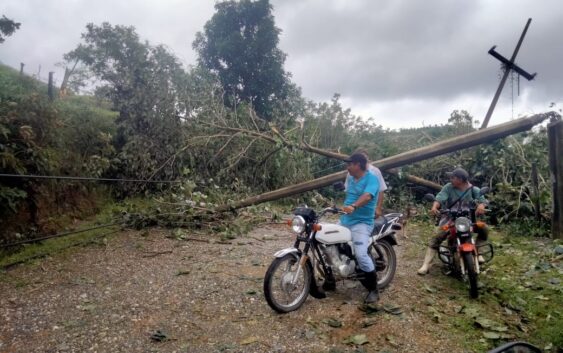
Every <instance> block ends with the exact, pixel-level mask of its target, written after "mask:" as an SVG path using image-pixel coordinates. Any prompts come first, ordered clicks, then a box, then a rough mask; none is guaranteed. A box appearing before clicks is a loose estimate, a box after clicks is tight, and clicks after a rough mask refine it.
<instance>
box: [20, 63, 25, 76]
mask: <svg viewBox="0 0 563 353" xmlns="http://www.w3.org/2000/svg"><path fill="white" fill-rule="evenodd" d="M24 66H25V64H24V63H20V76H23V67H24Z"/></svg>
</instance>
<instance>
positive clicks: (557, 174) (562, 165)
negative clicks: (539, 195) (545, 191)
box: [547, 119, 563, 239]
mask: <svg viewBox="0 0 563 353" xmlns="http://www.w3.org/2000/svg"><path fill="white" fill-rule="evenodd" d="M547 136H548V139H549V171H550V179H551V185H552V194H553V215H552V216H551V236H552V238H553V239H563V121H561V120H560V119H558V120H554V121H552V122H551V123H550V124H549V125H548V126H547Z"/></svg>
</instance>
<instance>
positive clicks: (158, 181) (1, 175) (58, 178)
mask: <svg viewBox="0 0 563 353" xmlns="http://www.w3.org/2000/svg"><path fill="white" fill-rule="evenodd" d="M0 177H2V178H20V179H55V180H79V181H111V182H124V183H163V184H178V183H181V182H182V181H181V180H147V179H115V178H94V177H81V176H62V175H29V174H0Z"/></svg>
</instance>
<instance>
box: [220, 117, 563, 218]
mask: <svg viewBox="0 0 563 353" xmlns="http://www.w3.org/2000/svg"><path fill="white" fill-rule="evenodd" d="M548 118H552V119H560V118H561V116H560V115H559V114H557V113H556V112H547V113H541V114H536V115H533V116H530V117H526V118H521V119H516V120H513V121H510V122H507V123H504V124H499V125H497V126H494V127H490V128H487V129H483V130H479V131H474V132H471V133H469V134H465V135H461V136H456V137H453V138H450V139H447V140H445V141H441V142H437V143H434V144H431V145H428V146H424V147H421V148H417V149H414V150H411V151H408V152H404V153H400V154H398V155H395V156H391V157H387V158H383V159H380V160H378V161H374V162H373V164H374V165H375V166H377V167H378V168H379V169H381V170H382V171H388V170H389V169H392V168H397V167H400V166H403V165H407V164H412V163H415V162H418V161H422V160H425V159H429V158H432V157H436V156H439V155H442V154H446V153H451V152H455V151H458V150H460V149H465V148H469V147H473V146H476V145H480V144H483V143H487V142H492V141H494V140H497V139H500V138H503V137H506V136H510V135H513V134H516V133H519V132H522V131H527V130H530V129H531V128H532V127H534V126H535V125H537V124H540V123H542V122H543V121H545V120H546V119H548ZM309 148H312V147H310V146H309ZM331 153H332V154H335V155H337V154H336V153H334V152H331ZM346 174H347V172H346V171H342V172H338V173H334V174H330V175H326V176H324V177H321V178H318V179H314V180H311V181H307V182H303V183H300V184H296V185H291V186H287V187H284V188H281V189H278V190H274V191H270V192H266V193H263V194H260V195H256V196H252V197H249V198H247V199H245V200H241V201H236V202H234V203H230V204H225V205H221V206H219V207H218V208H217V211H226V210H229V209H231V210H232V209H238V208H243V207H247V206H251V205H256V204H260V203H263V202H267V201H273V200H278V199H281V198H284V197H288V196H292V195H297V194H301V193H304V192H306V191H311V190H315V189H318V188H322V187H325V186H329V185H331V184H333V183H335V182H337V181H341V180H344V178H345V177H346Z"/></svg>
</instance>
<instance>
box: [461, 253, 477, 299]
mask: <svg viewBox="0 0 563 353" xmlns="http://www.w3.org/2000/svg"><path fill="white" fill-rule="evenodd" d="M462 257H463V265H464V266H465V272H466V273H467V279H468V281H469V296H470V297H471V298H474V299H475V298H477V297H479V289H478V288H477V272H476V271H475V257H474V256H473V254H472V253H469V252H464V253H462Z"/></svg>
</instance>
